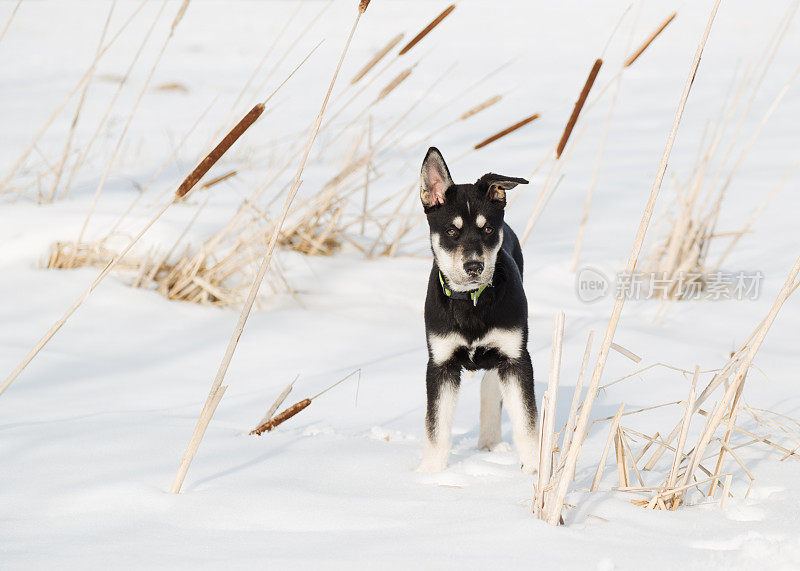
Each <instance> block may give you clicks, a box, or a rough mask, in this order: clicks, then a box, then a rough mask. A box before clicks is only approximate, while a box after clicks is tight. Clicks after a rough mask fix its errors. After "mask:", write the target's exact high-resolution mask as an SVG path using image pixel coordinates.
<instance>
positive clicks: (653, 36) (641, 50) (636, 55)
mask: <svg viewBox="0 0 800 571" xmlns="http://www.w3.org/2000/svg"><path fill="white" fill-rule="evenodd" d="M677 15H678V13H677V12H673V13H672V15H671V16H670V17H668V18H667V19H666V20H664V21H663V22H662V23H661V25H660V26H659V27H658V28H657V29H656V30H655V31H654V32H653V33H652V34H650V36H649V37H648V38H647V39H646V40H645V41H644V42H643V43H642V45H641V46H639V49H637V50H636V51H635V52H633V54H632V55H631V57H629V58H628V59H627V60H625V66H624V67H630V66H631V65H633V62H635V61H636V60H637V59H639V56H640V55H642V54H643V53H644V50H646V49H647V48H648V47H650V44H652V43H653V40H655V39H656V38H657V37H658V36H659V34H661V32H663V31H664V28H666V27H667V26H669V23H670V22H672V20H674V19H675V16H677Z"/></svg>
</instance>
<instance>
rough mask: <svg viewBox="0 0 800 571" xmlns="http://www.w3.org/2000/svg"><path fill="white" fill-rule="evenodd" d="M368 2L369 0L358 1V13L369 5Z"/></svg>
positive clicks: (365, 9) (364, 10) (362, 11)
mask: <svg viewBox="0 0 800 571" xmlns="http://www.w3.org/2000/svg"><path fill="white" fill-rule="evenodd" d="M369 3H370V0H361V2H359V3H358V12H359V14H363V13H364V12H366V11H367V6H369Z"/></svg>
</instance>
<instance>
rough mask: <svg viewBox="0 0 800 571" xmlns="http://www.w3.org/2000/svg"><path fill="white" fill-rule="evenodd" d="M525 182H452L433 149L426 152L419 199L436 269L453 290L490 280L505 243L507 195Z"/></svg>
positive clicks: (493, 177) (486, 178)
mask: <svg viewBox="0 0 800 571" xmlns="http://www.w3.org/2000/svg"><path fill="white" fill-rule="evenodd" d="M518 184H528V181H527V180H525V179H523V178H514V177H508V176H501V175H497V174H493V173H489V174H485V175H483V176H482V177H481V178H479V179H478V180H477V182H475V184H453V180H452V179H451V178H450V171H449V170H448V168H447V165H446V164H445V162H444V158H442V154H441V153H440V152H439V150H438V149H436V148H435V147H431V148H430V149H428V154H427V155H425V160H424V161H423V162H422V171H421V173H420V191H419V194H420V199H421V200H422V206H423V208H424V209H425V214H426V215H427V217H428V225H429V226H430V230H431V248H432V250H433V256H434V259H435V260H436V265H437V266H439V270H440V271H441V272H442V274H443V275H444V277H445V278H447V281H448V284H449V287H450V288H451V289H453V290H455V291H470V290H473V289H477V288H478V287H480V286H482V285H488V284H490V283H491V282H492V277H493V276H494V267H495V262H496V261H497V253H498V252H499V251H500V246H501V244H502V243H503V214H504V209H505V206H506V191H507V190H510V189H512V188H514V187H515V186H517V185H518Z"/></svg>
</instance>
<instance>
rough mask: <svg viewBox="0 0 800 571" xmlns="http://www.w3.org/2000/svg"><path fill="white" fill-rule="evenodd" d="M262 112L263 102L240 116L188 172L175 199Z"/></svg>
mask: <svg viewBox="0 0 800 571" xmlns="http://www.w3.org/2000/svg"><path fill="white" fill-rule="evenodd" d="M263 112H264V104H263V103H259V104H258V105H256V106H255V107H253V108H252V109H251V110H250V111H249V112H248V113H247V115H245V116H244V117H242V120H241V121H239V122H238V123H237V124H236V125H235V126H234V127H233V129H231V130H230V131H228V134H227V135H225V137H223V139H222V140H221V141H220V142H219V144H218V145H217V146H216V147H214V148H213V149H212V150H211V152H210V153H208V155H206V157H205V158H204V159H203V160H202V161H200V164H198V165H197V166H196V167H195V169H194V170H193V171H192V172H191V173H189V176H187V177H186V178H185V179H183V182H182V183H181V185H180V186H179V187H178V190H176V191H175V200H178V199H179V198H182V197H184V196H186V194H187V193H188V192H189V191H190V190H192V189H193V188H194V187H195V185H196V184H197V183H198V182H200V179H201V178H203V176H205V174H206V173H207V172H208V171H209V169H210V168H211V167H213V166H214V164H215V163H216V162H217V161H218V160H220V159H221V158H222V155H224V154H225V153H226V152H227V151H228V149H230V148H231V146H232V145H233V144H234V143H235V142H236V141H237V140H238V139H239V137H241V136H242V135H243V134H244V132H245V131H247V129H249V128H250V126H251V125H252V124H253V123H255V122H256V120H257V119H258V118H259V117H261V114H262V113H263Z"/></svg>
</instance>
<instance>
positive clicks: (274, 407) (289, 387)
mask: <svg viewBox="0 0 800 571" xmlns="http://www.w3.org/2000/svg"><path fill="white" fill-rule="evenodd" d="M297 378H298V377H295V378H294V380H293V381H292V382H291V383H289V384H288V385H286V388H285V389H283V390H282V391H281V393H280V394H279V395H278V396H277V397H276V398H275V400H274V401H273V403H272V405H270V407H269V409H268V410H267V414H265V415H264V417H263V418H262V419H261V420H260V421H259V422H258V425H256V428H258V427H259V426H261V425H262V424H264V423H265V422H267V421H268V420H269V419H271V418H272V417H273V415H274V414H275V413H276V412H277V410H278V407H280V406H281V405H282V404H283V401H285V400H286V397H288V396H289V393H291V392H292V389H293V388H294V384H295V383H296V382H297ZM253 432H255V430H254V431H252V432H250V434H253Z"/></svg>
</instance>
